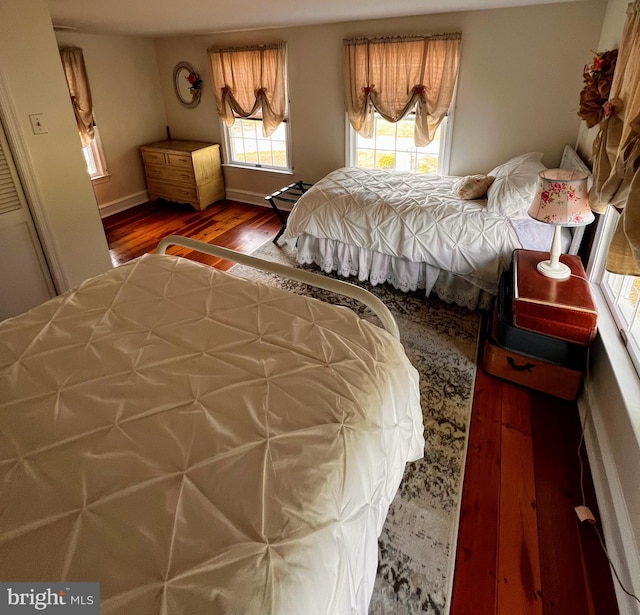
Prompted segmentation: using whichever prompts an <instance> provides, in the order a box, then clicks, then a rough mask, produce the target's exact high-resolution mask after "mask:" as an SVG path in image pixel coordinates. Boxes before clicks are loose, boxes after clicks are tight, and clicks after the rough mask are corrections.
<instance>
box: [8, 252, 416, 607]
mask: <svg viewBox="0 0 640 615" xmlns="http://www.w3.org/2000/svg"><path fill="white" fill-rule="evenodd" d="M422 431H423V427H422V415H421V411H420V406H419V394H418V382H417V372H416V371H415V370H414V368H413V367H412V366H411V365H410V363H409V361H408V359H407V357H406V356H405V354H404V352H403V349H402V346H401V345H400V343H399V342H397V341H396V340H395V339H393V338H392V337H391V336H390V335H388V334H387V333H386V332H385V331H383V330H381V329H379V328H377V327H375V326H374V325H371V324H370V323H368V322H365V321H362V320H360V319H359V318H358V317H357V316H355V314H353V313H352V312H351V311H349V310H347V309H346V308H340V307H335V306H331V305H328V304H324V303H321V302H318V301H315V300H313V299H309V298H305V297H301V296H297V295H293V294H291V293H288V292H286V291H283V290H280V289H276V288H271V287H267V286H263V285H259V284H256V283H253V282H248V281H246V280H241V279H239V278H236V277H234V276H231V275H229V274H225V273H222V272H219V271H215V270H213V269H210V268H208V267H205V266H202V265H199V264H196V263H192V262H189V261H186V260H183V259H178V258H176V257H169V256H159V255H147V256H145V257H142V258H141V259H138V260H136V261H133V262H131V263H129V264H127V265H124V266H122V267H119V268H117V269H114V270H112V271H110V272H108V273H107V274H105V275H103V276H99V277H97V278H94V279H92V280H89V281H87V282H85V283H84V284H82V285H81V286H80V287H79V288H78V289H77V290H76V291H74V292H71V293H69V294H66V295H63V296H61V297H58V298H56V299H54V300H52V301H50V302H47V303H45V304H43V305H42V306H39V307H37V308H35V309H34V310H31V311H30V312H27V313H26V314H24V315H21V316H19V317H16V318H14V319H10V320H8V321H5V322H3V323H0V476H1V482H0V488H1V492H0V502H1V505H0V579H2V580H3V581H58V580H66V581H79V580H85V581H99V582H100V592H101V607H102V609H101V613H103V615H108V614H112V613H119V614H128V615H130V614H133V613H135V614H136V615H145V614H160V613H163V614H170V615H180V614H185V615H194V614H196V613H215V614H216V615H219V614H230V613H234V614H236V613H237V614H251V613H259V614H261V615H262V614H282V615H285V614H286V615H290V614H293V613H304V614H305V615H311V614H314V613H318V614H320V613H322V614H331V615H339V614H345V615H346V614H351V613H361V614H364V613H366V611H367V605H368V602H369V599H370V595H371V592H372V590H373V583H374V579H375V573H376V565H377V537H378V535H379V533H380V531H381V529H382V524H383V521H384V518H385V516H386V513H387V509H388V506H389V504H390V501H391V499H392V498H393V496H394V494H395V492H396V490H397V488H398V485H399V483H400V480H401V477H402V475H403V470H404V466H405V463H406V462H407V461H408V460H413V459H417V458H419V457H421V456H422V455H423V447H424V440H423V435H422Z"/></svg>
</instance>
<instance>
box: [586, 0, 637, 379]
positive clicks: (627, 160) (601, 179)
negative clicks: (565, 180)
mask: <svg viewBox="0 0 640 615" xmlns="http://www.w3.org/2000/svg"><path fill="white" fill-rule="evenodd" d="M589 196H590V201H591V206H592V209H594V211H596V212H598V213H604V214H605V215H604V216H603V217H602V220H601V221H600V223H599V229H598V231H599V236H598V237H599V240H598V241H597V242H596V255H595V259H594V262H595V263H596V268H599V274H600V275H599V276H598V277H599V279H600V286H601V288H602V291H603V293H604V295H605V298H606V299H607V301H608V303H609V306H610V308H611V311H612V313H613V316H614V318H615V320H616V322H617V324H618V327H619V329H620V333H621V337H622V339H623V340H624V342H625V344H626V346H627V349H628V351H629V354H630V356H631V358H632V360H633V362H634V364H635V366H636V370H638V372H639V373H640V300H639V296H640V0H635V2H632V3H630V4H629V5H628V8H627V19H626V21H625V25H624V30H623V33H622V41H621V44H620V49H619V51H618V58H617V61H616V68H615V73H614V76H613V81H612V83H611V90H610V92H609V100H608V102H607V103H606V105H605V119H604V120H603V121H602V122H601V124H600V130H599V132H598V135H597V137H596V140H595V142H594V167H593V187H592V189H591V191H590V195H589ZM605 269H606V271H605Z"/></svg>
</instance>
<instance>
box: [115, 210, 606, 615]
mask: <svg viewBox="0 0 640 615" xmlns="http://www.w3.org/2000/svg"><path fill="white" fill-rule="evenodd" d="M103 223H104V227H105V231H106V235H107V240H108V242H109V247H110V252H111V258H112V261H113V263H114V265H117V264H120V263H122V262H126V261H127V260H130V259H131V258H134V257H136V256H139V255H140V254H143V253H145V252H150V251H153V249H154V248H155V246H156V245H157V243H158V241H159V240H160V239H161V238H162V237H164V236H165V235H168V234H173V233H175V234H181V235H187V236H190V237H194V238H196V239H202V240H203V241H208V242H212V243H216V244H218V245H222V246H225V247H229V248H232V249H235V250H238V251H240V252H247V253H248V252H251V251H253V250H254V249H255V248H257V247H258V246H259V245H261V244H262V243H263V242H264V241H267V240H269V239H271V238H272V237H273V236H274V235H275V234H276V232H277V231H278V230H279V228H280V224H279V222H278V220H277V218H276V216H275V214H274V213H273V212H272V211H271V210H270V209H268V208H264V207H257V206H252V205H246V204H241V203H234V202H231V201H222V202H220V203H216V204H214V205H212V206H210V207H208V208H207V209H206V210H205V211H203V212H196V211H194V210H193V209H191V208H190V207H189V206H185V207H180V206H176V205H173V204H167V203H158V204H145V205H141V206H139V207H136V208H134V209H131V210H127V211H125V212H122V213H120V214H116V215H114V216H110V217H109V218H106V219H105V220H104V221H103ZM170 252H171V253H180V254H185V251H182V252H180V251H179V250H178V249H176V248H172V249H171V250H170ZM190 256H191V257H193V256H194V255H193V254H191V255H190ZM197 259H198V260H201V261H204V262H208V263H209V264H211V265H213V266H216V267H219V268H221V269H227V268H229V267H230V266H231V263H229V262H228V261H220V260H219V259H215V258H213V257H204V256H202V255H200V256H198V257H197ZM579 441H580V420H579V417H578V412H577V408H576V405H575V404H574V403H571V402H565V401H562V400H559V399H556V398H553V397H550V396H547V395H543V394H539V393H536V392H533V391H529V390H527V389H524V388H522V387H519V386H516V385H513V384H510V383H507V382H503V381H500V380H498V379H496V378H493V377H491V376H489V375H487V374H486V373H485V372H484V371H483V370H482V369H481V368H480V367H479V368H478V371H477V377H476V387H475V395H474V403H473V409H472V414H471V426H470V433H469V445H468V451H467V464H466V470H465V480H464V486H463V493H462V506H461V518H460V526H459V536H458V545H457V553H456V571H455V575H454V581H453V596H452V604H451V610H450V615H616V614H617V613H618V609H617V606H616V601H615V595H614V590H613V582H612V576H611V573H610V570H609V566H608V563H607V561H606V558H605V556H604V554H603V553H602V550H601V549H600V546H599V544H598V539H597V536H596V533H595V529H594V528H593V527H592V526H590V525H589V524H587V523H584V524H581V523H580V522H579V521H578V518H577V516H576V514H575V511H574V507H575V506H578V505H580V504H581V503H582V496H581V489H580V462H579V458H578V454H577V451H578V445H579ZM581 457H582V460H583V464H584V469H585V471H584V490H585V497H586V501H587V505H588V506H589V507H590V508H591V510H592V511H593V513H594V514H595V516H596V519H599V517H598V514H597V505H596V503H595V495H594V491H593V484H592V480H591V475H590V472H589V467H588V461H587V459H586V454H585V453H584V450H582V455H581Z"/></svg>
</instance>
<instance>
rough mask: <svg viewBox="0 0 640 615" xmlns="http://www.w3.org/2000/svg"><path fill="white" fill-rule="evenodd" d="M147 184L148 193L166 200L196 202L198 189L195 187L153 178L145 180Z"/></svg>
mask: <svg viewBox="0 0 640 615" xmlns="http://www.w3.org/2000/svg"><path fill="white" fill-rule="evenodd" d="M147 186H148V189H149V194H150V195H152V196H156V197H161V198H163V199H166V200H167V201H174V202H175V203H191V204H193V203H197V202H198V191H197V190H196V189H195V188H187V187H186V186H177V185H175V184H167V183H165V182H161V181H157V180H155V179H149V180H148V181H147Z"/></svg>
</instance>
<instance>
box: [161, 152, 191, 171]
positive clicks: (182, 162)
mask: <svg viewBox="0 0 640 615" xmlns="http://www.w3.org/2000/svg"><path fill="white" fill-rule="evenodd" d="M167 164H169V165H171V166H172V167H182V168H185V167H188V168H190V169H191V168H192V167H193V160H192V158H191V156H187V155H186V154H174V153H173V152H169V153H167Z"/></svg>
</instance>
